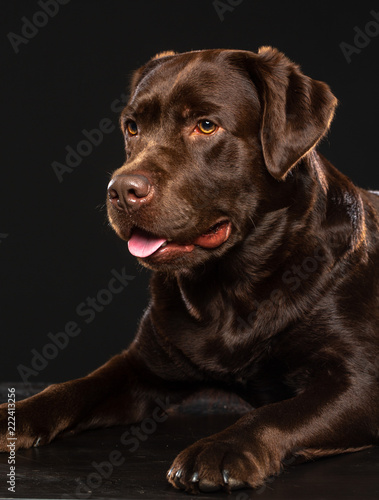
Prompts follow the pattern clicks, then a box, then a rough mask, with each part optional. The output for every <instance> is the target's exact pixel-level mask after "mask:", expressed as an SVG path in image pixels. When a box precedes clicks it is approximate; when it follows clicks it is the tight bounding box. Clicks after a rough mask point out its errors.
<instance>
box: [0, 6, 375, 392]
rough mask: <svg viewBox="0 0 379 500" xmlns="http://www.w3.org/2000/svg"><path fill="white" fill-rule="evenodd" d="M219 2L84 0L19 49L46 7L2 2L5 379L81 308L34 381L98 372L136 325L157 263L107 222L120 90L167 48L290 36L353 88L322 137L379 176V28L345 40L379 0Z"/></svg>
mask: <svg viewBox="0 0 379 500" xmlns="http://www.w3.org/2000/svg"><path fill="white" fill-rule="evenodd" d="M213 3H214V2H213V1H211V0H209V1H208V0H206V1H205V0H201V1H200V0H192V1H173V0H172V1H169V0H166V1H148V0H139V1H138V2H135V1H128V0H107V1H105V0H104V1H95V0H71V1H70V2H68V3H67V4H66V5H60V6H59V12H58V13H57V14H56V15H55V16H54V17H52V18H49V20H48V22H47V24H46V25H45V26H43V27H40V28H39V30H38V33H37V34H35V36H33V37H32V38H30V39H29V41H28V43H26V44H20V45H19V52H18V53H17V54H16V53H15V50H14V49H13V48H12V45H11V43H10V41H9V39H8V37H7V35H8V34H9V33H10V32H13V33H15V34H17V35H21V30H22V26H23V23H24V21H23V20H22V18H23V17H24V16H25V17H26V18H27V19H28V20H32V19H33V16H34V15H35V13H36V12H38V11H41V7H40V6H39V5H38V2H37V1H34V0H33V1H32V0H23V1H22V0H17V1H16V0H11V1H4V0H3V1H2V2H1V4H0V7H1V16H0V19H1V21H0V22H1V27H0V44H1V54H2V65H1V68H2V71H1V78H0V85H1V97H2V107H1V109H2V134H1V138H2V145H1V154H2V159H1V183H0V200H1V201H0V203H1V212H0V279H1V297H0V307H1V310H0V329H1V330H0V331H1V348H0V378H1V380H13V381H19V380H20V374H19V371H18V367H19V365H20V364H22V365H24V366H25V367H31V361H32V358H33V354H32V352H31V350H32V349H35V350H36V351H38V352H42V350H43V348H44V347H45V346H46V344H48V343H50V342H51V341H50V340H49V338H48V334H49V332H51V333H53V334H56V333H57V332H60V331H62V330H63V329H64V327H65V325H66V323H67V322H69V321H76V322H77V323H78V325H79V326H80V328H81V333H80V334H79V335H78V336H76V337H75V338H71V339H70V342H69V344H68V345H67V347H65V348H64V349H60V350H59V352H58V353H57V355H56V356H55V357H54V359H51V360H49V361H48V364H47V366H46V367H45V368H44V369H42V370H40V371H39V372H38V373H37V374H35V375H32V376H30V378H29V381H30V382H38V381H42V380H45V381H63V380H66V379H71V378H75V377H79V376H82V375H85V374H86V373H88V372H89V371H90V370H92V369H94V368H96V367H97V366H99V365H100V364H102V363H103V362H105V361H106V360H107V359H108V358H109V357H110V356H111V355H113V354H115V353H117V352H118V351H120V350H121V349H122V348H124V347H126V346H127V345H128V343H129V342H130V341H131V339H132V338H133V335H134V332H135V329H136V325H137V322H138V319H139V318H140V317H141V314H142V312H143V310H144V307H145V306H146V304H147V297H148V295H147V284H148V277H149V273H148V271H145V270H142V269H141V268H140V267H139V266H138V265H137V263H136V261H135V259H134V258H133V257H132V256H131V255H129V254H128V251H127V248H126V244H125V243H123V242H122V241H121V240H118V238H117V237H116V235H115V234H113V232H112V231H111V229H110V228H109V227H108V226H107V221H106V216H105V211H104V209H103V208H102V206H103V204H104V201H105V189H106V185H107V181H108V178H109V172H111V171H112V170H114V169H115V168H118V167H119V166H120V165H121V164H122V162H123V159H124V151H123V139H122V135H121V133H120V132H119V131H118V128H117V123H118V113H117V112H115V110H114V108H115V106H116V105H115V103H114V101H115V100H117V99H119V98H120V96H121V95H122V93H123V92H125V90H126V87H127V83H128V79H129V77H130V74H131V72H132V71H133V70H134V69H135V68H137V67H138V66H140V65H142V64H143V63H144V62H146V61H147V60H148V59H149V58H150V57H151V56H153V55H154V54H155V53H157V52H160V51H162V50H169V49H173V50H175V51H178V52H181V51H188V50H191V49H203V48H215V47H221V48H238V49H246V50H254V51H255V50H257V49H258V47H259V46H261V45H272V46H275V47H277V48H279V49H280V50H281V51H283V52H285V53H286V55H287V56H288V57H290V58H291V59H292V60H294V61H296V62H298V63H300V65H301V67H302V69H303V71H304V73H306V74H308V75H309V76H312V77H314V78H316V79H318V80H324V81H326V82H328V83H329V85H330V86H331V88H332V90H333V92H334V93H335V95H336V96H337V98H338V99H339V101H340V105H339V108H338V111H337V116H336V118H335V120H334V122H333V124H332V130H331V132H330V133H329V134H328V137H327V139H326V140H324V142H323V143H322V145H321V151H322V152H323V153H324V154H325V155H326V156H327V157H328V158H329V159H330V160H331V161H332V163H334V164H335V165H336V166H337V168H339V169H340V170H341V171H342V172H344V173H345V174H347V175H348V176H349V177H351V178H352V179H353V180H354V181H355V182H356V183H358V184H359V185H361V186H362V187H365V188H379V161H378V158H377V156H378V142H379V137H378V131H379V127H378V119H377V117H378V111H379V97H378V88H379V67H378V66H379V65H378V55H379V36H372V37H371V38H370V39H369V43H367V46H366V47H364V48H362V49H361V51H360V53H359V54H353V55H352V57H351V62H350V63H348V62H347V61H346V58H345V56H344V55H343V53H342V51H341V47H340V44H341V43H342V42H346V43H349V44H354V37H355V35H356V32H355V31H354V28H355V27H359V28H360V29H362V30H364V29H365V26H366V24H367V23H368V22H369V21H372V20H373V18H372V16H371V14H370V11H371V10H376V11H377V12H379V4H378V3H377V2H374V1H372V2H367V1H360V2H354V3H352V4H349V5H348V4H346V3H345V2H334V3H332V2H330V0H329V1H317V2H311V1H309V2H304V0H302V1H297V0H296V1H294V0H292V1H291V2H282V1H277V2H269V1H263V0H254V1H249V0H243V1H241V2H240V3H239V5H236V4H238V1H236V0H234V2H233V1H231V2H230V3H234V4H235V7H233V8H231V9H230V10H228V11H226V12H225V13H224V19H223V20H221V19H220V16H219V14H218V12H217V10H216V8H215V6H214V5H213ZM221 3H222V2H221ZM224 3H225V4H227V0H225V1H224ZM378 16H379V14H378ZM112 103H113V104H112ZM116 107H118V109H120V104H118V106H116ZM105 118H108V119H110V120H111V121H112V123H113V124H114V131H113V132H111V133H109V134H104V138H103V140H102V141H101V144H99V145H98V146H96V147H95V146H94V147H93V150H92V152H91V153H90V154H88V155H87V156H86V157H83V159H82V162H81V163H80V165H78V166H77V167H76V168H75V169H74V170H73V171H72V172H71V173H66V174H64V175H63V181H62V182H59V181H58V178H57V176H56V174H55V173H54V171H53V169H52V167H51V164H52V163H53V162H54V161H56V162H60V163H65V157H66V155H67V152H66V150H65V148H66V146H71V147H73V148H74V149H76V147H77V145H78V143H79V142H80V141H81V140H83V139H85V137H84V136H83V133H82V130H83V129H86V130H88V131H90V130H92V129H95V128H98V127H99V123H100V121H101V120H103V119H105ZM123 268H125V272H126V273H127V274H128V275H130V276H134V279H133V280H132V281H130V282H129V284H128V286H127V287H126V288H125V289H124V290H123V292H122V293H119V294H115V295H114V296H113V297H112V301H111V302H110V303H109V304H108V305H106V306H105V307H104V310H103V311H101V312H96V315H95V317H94V319H93V320H92V321H91V322H89V323H86V322H85V318H84V317H80V316H79V315H78V314H77V312H76V309H77V307H78V305H79V304H81V303H82V302H83V301H85V300H86V298H87V297H95V296H96V295H97V294H98V292H99V291H100V290H102V289H106V288H107V286H108V283H109V280H110V279H111V277H112V274H111V271H112V270H116V271H119V272H121V270H122V269H123ZM87 318H88V316H87Z"/></svg>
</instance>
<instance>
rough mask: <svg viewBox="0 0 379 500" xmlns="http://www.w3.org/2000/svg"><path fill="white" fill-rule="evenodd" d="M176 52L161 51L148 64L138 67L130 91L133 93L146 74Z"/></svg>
mask: <svg viewBox="0 0 379 500" xmlns="http://www.w3.org/2000/svg"><path fill="white" fill-rule="evenodd" d="M175 55H176V52H174V51H172V50H167V51H165V52H159V53H158V54H156V55H155V56H154V57H152V58H151V59H150V60H149V61H148V62H147V63H146V64H144V65H143V66H141V67H140V68H138V69H137V70H136V71H134V73H133V75H132V78H131V80H130V93H131V94H132V93H133V92H134V91H135V89H136V88H137V85H138V84H139V82H140V81H141V80H142V78H143V77H144V76H146V75H147V73H149V71H151V70H152V69H153V68H155V67H156V66H158V65H159V64H161V62H162V61H163V60H165V59H167V58H169V57H172V56H175Z"/></svg>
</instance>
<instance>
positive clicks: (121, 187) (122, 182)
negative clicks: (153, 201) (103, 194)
mask: <svg viewBox="0 0 379 500" xmlns="http://www.w3.org/2000/svg"><path fill="white" fill-rule="evenodd" d="M151 188H152V186H151V184H150V182H149V179H147V178H146V177H145V176H144V175H137V174H135V175H125V174H124V175H116V177H114V179H112V180H111V181H110V183H109V184H108V196H109V200H110V202H111V203H112V205H113V206H115V207H117V208H121V209H122V210H125V211H126V210H130V209H132V210H138V209H139V208H140V206H141V205H142V204H143V203H146V202H147V201H148V200H150V198H151V195H152V189H151Z"/></svg>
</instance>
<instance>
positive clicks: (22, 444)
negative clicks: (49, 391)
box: [0, 393, 61, 452]
mask: <svg viewBox="0 0 379 500" xmlns="http://www.w3.org/2000/svg"><path fill="white" fill-rule="evenodd" d="M12 415H13V418H14V419H13V418H12V419H10V418H9V413H8V405H7V403H5V404H2V405H0V452H4V451H9V447H8V445H9V443H10V442H11V443H12V446H14V449H16V450H17V449H20V448H31V447H37V446H41V445H43V444H47V443H49V442H50V441H52V440H53V439H54V438H55V437H56V435H57V434H58V433H59V431H60V430H61V429H60V428H59V427H58V426H57V425H56V423H55V421H56V420H57V419H56V417H55V416H54V411H53V408H52V406H51V405H49V404H48V401H46V398H45V397H44V395H42V393H41V395H36V396H33V397H31V398H28V399H25V400H23V401H19V402H17V403H16V407H15V410H14V413H12Z"/></svg>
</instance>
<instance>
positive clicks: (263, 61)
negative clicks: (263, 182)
mask: <svg viewBox="0 0 379 500" xmlns="http://www.w3.org/2000/svg"><path fill="white" fill-rule="evenodd" d="M249 66H250V67H249V72H250V74H251V77H252V79H253V82H254V83H255V84H256V86H257V87H258V92H259V93H260V94H261V95H260V99H261V103H262V108H263V111H262V123H261V145H262V151H263V157H264V160H265V163H266V166H267V168H268V170H269V172H270V173H271V175H272V176H273V177H275V178H276V179H284V178H285V177H286V175H287V173H288V172H289V170H290V169H291V167H293V166H294V165H295V164H296V163H297V162H298V161H299V160H300V159H301V158H302V157H303V156H304V155H305V154H306V153H307V152H308V151H310V150H311V149H312V148H313V147H314V146H315V145H316V144H317V142H318V141H319V140H320V139H321V138H322V137H323V135H324V134H325V133H326V132H327V130H328V128H329V125H330V122H331V121H332V118H333V115H334V110H335V107H336V105H337V99H336V98H335V97H334V95H333V94H332V92H331V90H330V88H329V86H328V85H327V84H326V83H323V82H319V81H317V80H313V79H312V78H309V77H308V76H305V75H304V74H303V73H302V72H301V71H300V68H299V66H297V65H296V64H294V63H293V62H292V61H290V60H289V59H288V58H287V57H286V56H285V55H284V54H282V53H281V52H279V51H277V50H276V49H273V48H271V47H261V48H260V49H259V51H258V54H254V55H253V54H252V57H251V58H250V62H249ZM252 73H253V74H252Z"/></svg>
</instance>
